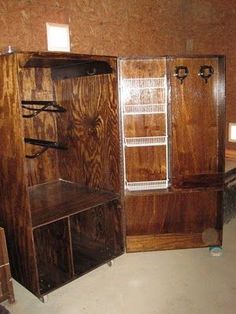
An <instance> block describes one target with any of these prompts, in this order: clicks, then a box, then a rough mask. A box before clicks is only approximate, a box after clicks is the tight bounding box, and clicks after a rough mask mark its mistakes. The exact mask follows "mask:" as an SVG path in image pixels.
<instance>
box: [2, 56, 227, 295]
mask: <svg viewBox="0 0 236 314" xmlns="http://www.w3.org/2000/svg"><path fill="white" fill-rule="evenodd" d="M0 69H1V75H0V77H1V81H0V134H1V141H0V171H1V176H0V207H1V212H0V213H1V214H0V220H1V222H2V224H3V226H4V227H5V231H6V236H7V242H8V249H9V255H10V263H11V267H12V272H13V276H14V277H15V279H16V280H18V281H19V282H20V283H21V284H22V285H24V286H25V287H26V288H28V289H29V290H30V291H32V292H33V293H34V294H35V295H37V296H38V297H42V296H43V295H45V294H47V293H48V292H50V291H52V290H53V289H55V288H57V287H59V286H61V285H63V284H65V283H66V282H69V281H71V280H73V279H74V278H77V277H78V276H81V275H82V274H84V273H86V272H88V271H89V270H91V269H94V268H95V267H97V266H99V265H101V264H103V263H105V262H108V261H110V260H111V259H112V258H114V257H116V256H118V255H120V254H122V253H123V252H124V239H123V236H124V235H126V248H127V251H128V252H132V251H146V250H158V249H172V248H187V247H202V246H208V245H221V241H222V189H223V172H224V127H225V126H224V97H225V94H224V58H223V57H221V56H206V57H183V58H182V57H160V58H136V59H135V58H116V57H102V56H88V55H87V56H86V55H77V54H68V53H48V52H44V53H33V52H22V53H13V54H9V55H2V56H0ZM122 208H124V212H125V215H124V217H125V224H126V227H125V226H123V214H122V213H123V210H122ZM124 227H125V228H124ZM124 230H126V231H125V232H126V234H124Z"/></svg>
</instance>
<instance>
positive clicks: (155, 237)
mask: <svg viewBox="0 0 236 314" xmlns="http://www.w3.org/2000/svg"><path fill="white" fill-rule="evenodd" d="M211 245H216V246H220V245H222V234H221V231H219V232H218V238H217V239H216V241H214V242H212V243H211ZM207 246H209V243H204V242H203V240H202V233H180V234H177V233H174V234H170V233H167V234H151V235H140V236H127V238H126V249H127V252H129V253H130V252H143V251H155V250H176V249H183V248H185V249H186V248H199V247H207Z"/></svg>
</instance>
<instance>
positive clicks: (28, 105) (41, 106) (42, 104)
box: [21, 100, 66, 118]
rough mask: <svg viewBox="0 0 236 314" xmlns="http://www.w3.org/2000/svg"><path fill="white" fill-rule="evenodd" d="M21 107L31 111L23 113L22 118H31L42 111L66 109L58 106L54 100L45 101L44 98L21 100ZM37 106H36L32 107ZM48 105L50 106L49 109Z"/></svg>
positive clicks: (63, 110)
mask: <svg viewBox="0 0 236 314" xmlns="http://www.w3.org/2000/svg"><path fill="white" fill-rule="evenodd" d="M21 105H22V108H24V109H26V110H29V111H33V113H31V114H23V118H33V117H35V116H37V115H38V114H40V112H42V111H51V112H65V111H66V109H65V108H63V107H61V106H59V105H58V104H57V103H56V102H55V101H50V100H48V101H45V100H22V102H21ZM32 105H34V106H38V108H35V107H32ZM50 107H52V108H51V109H50Z"/></svg>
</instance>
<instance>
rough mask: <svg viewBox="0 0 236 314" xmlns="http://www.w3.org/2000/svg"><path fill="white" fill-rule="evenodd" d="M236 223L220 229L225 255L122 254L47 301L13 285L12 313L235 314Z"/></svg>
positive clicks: (191, 252)
mask: <svg viewBox="0 0 236 314" xmlns="http://www.w3.org/2000/svg"><path fill="white" fill-rule="evenodd" d="M235 240H236V219H234V220H231V222H230V223H229V224H227V225H225V226H224V250H223V255H222V256H221V257H212V256H211V255H210V254H209V251H208V249H189V250H176V251H162V252H150V253H133V254H125V255H123V256H121V257H119V258H117V259H116V260H115V261H114V264H113V266H112V267H111V268H110V267H108V266H107V265H104V266H102V267H100V268H98V269H96V270H95V271H93V272H91V273H89V274H87V275H85V276H83V277H81V278H79V279H77V280H75V281H74V282H72V283H70V284H68V285H66V286H64V287H62V288H60V289H58V290H56V291H55V292H53V293H51V294H49V296H48V302H47V303H44V304H43V303H41V302H40V301H39V300H38V299H37V298H36V297H34V296H33V295H32V294H31V293H29V292H28V291H27V290H26V289H24V288H22V287H21V286H20V285H19V284H18V283H16V282H14V289H15V296H16V303H15V304H13V305H9V304H8V303H7V302H4V303H3V305H4V306H6V307H7V308H8V309H9V311H10V312H11V314H159V313H160V314H173V313H175V314H231V313H232V314H235V313H236V245H235V244H236V241H235Z"/></svg>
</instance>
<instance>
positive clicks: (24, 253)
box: [0, 55, 38, 294]
mask: <svg viewBox="0 0 236 314" xmlns="http://www.w3.org/2000/svg"><path fill="white" fill-rule="evenodd" d="M0 71H1V73H0V77H1V80H0V134H1V141H0V170H1V176H0V207H1V210H0V215H1V220H2V221H3V224H4V227H5V232H6V238H7V242H8V249H9V255H10V263H11V265H12V272H13V276H14V277H15V278H16V280H18V281H19V282H20V283H21V284H23V285H24V286H26V287H27V288H28V289H29V290H30V291H32V292H34V293H36V294H38V284H37V282H38V280H37V271H36V267H35V259H34V251H33V243H32V230H31V217H30V209H29V195H28V191H27V180H26V177H25V165H24V156H25V151H24V143H23V137H24V134H23V133H24V132H23V123H22V118H21V115H22V111H21V109H20V101H19V94H18V81H17V62H16V56H15V55H10V56H6V57H3V56H1V58H0Z"/></svg>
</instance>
